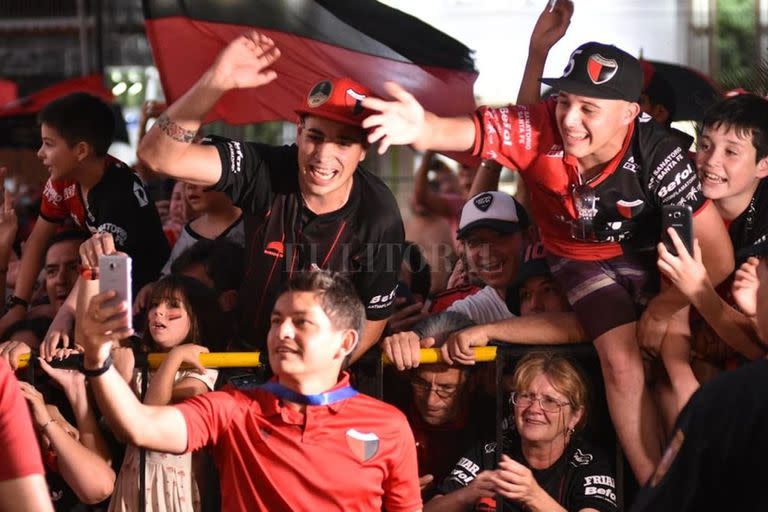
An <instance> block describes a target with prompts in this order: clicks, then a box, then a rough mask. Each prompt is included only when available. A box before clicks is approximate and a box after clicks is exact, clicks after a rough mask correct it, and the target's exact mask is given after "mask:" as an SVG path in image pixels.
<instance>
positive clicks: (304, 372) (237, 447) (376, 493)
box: [78, 271, 421, 512]
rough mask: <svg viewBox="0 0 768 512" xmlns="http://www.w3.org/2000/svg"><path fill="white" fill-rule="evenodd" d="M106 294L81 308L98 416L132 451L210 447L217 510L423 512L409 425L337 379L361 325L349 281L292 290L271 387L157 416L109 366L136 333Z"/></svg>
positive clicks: (299, 281)
mask: <svg viewBox="0 0 768 512" xmlns="http://www.w3.org/2000/svg"><path fill="white" fill-rule="evenodd" d="M112 296H113V294H111V293H109V292H108V293H104V294H99V295H96V296H95V297H94V298H93V299H92V300H91V302H90V305H88V307H87V308H86V305H85V304H82V305H79V306H80V307H79V308H78V310H79V311H82V312H83V313H84V314H82V316H81V318H78V322H79V323H80V326H81V328H82V332H83V336H82V344H83V346H84V347H85V355H84V363H83V368H84V369H83V372H84V373H85V374H86V375H88V376H89V377H90V385H91V387H92V389H93V390H94V392H95V395H96V398H97V400H98V402H99V405H100V407H101V410H102V411H103V413H104V415H105V417H106V418H107V419H108V421H109V424H110V425H111V426H112V427H113V429H115V431H116V432H117V433H118V434H121V435H122V436H123V438H124V439H126V440H127V441H128V442H129V443H131V444H134V445H137V446H141V447H145V448H149V449H151V450H157V451H167V452H171V453H183V452H186V451H193V450H197V449H200V448H203V447H205V446H211V447H212V452H213V456H214V459H215V461H216V465H217V467H218V470H219V474H220V477H221V487H222V489H221V490H222V492H221V495H222V510H227V511H235V510H242V511H256V510H260V511H269V512H279V511H286V512H288V511H296V510H323V511H325V510H343V511H354V510H360V511H363V510H365V511H368V510H381V509H382V507H383V508H385V509H386V510H387V511H388V512H400V511H402V512H412V511H417V510H421V496H420V491H419V479H418V474H417V462H416V446H415V443H414V439H413V434H412V433H411V430H410V428H409V427H408V422H407V420H406V419H405V416H403V414H402V413H401V412H399V411H398V410H397V409H396V408H394V407H393V406H390V405H388V404H385V403H383V402H380V401H378V400H375V399H373V398H371V397H368V396H366V395H362V394H359V393H358V392H357V391H355V390H354V389H353V388H352V387H350V385H349V375H348V374H347V373H346V372H341V368H342V366H343V365H345V364H346V362H347V360H348V359H349V356H350V354H351V353H352V351H353V350H354V349H355V346H356V345H357V343H358V341H359V339H360V332H361V330H362V325H363V321H364V318H365V316H364V315H365V313H364V308H363V305H362V303H361V302H360V299H359V298H358V297H357V295H356V294H355V291H354V288H353V287H352V284H351V283H350V282H349V281H348V280H347V279H346V278H343V277H342V276H339V275H333V274H331V273H329V272H326V271H317V272H305V273H299V274H297V275H296V276H294V278H293V279H292V280H291V281H289V283H288V287H287V289H286V290H285V291H284V292H283V293H282V294H281V295H280V296H279V297H278V299H277V302H276V303H275V306H274V308H273V310H272V315H271V322H270V323H271V328H270V330H269V335H268V337H267V347H268V351H269V362H270V365H271V367H272V370H273V371H274V373H275V377H274V378H273V379H272V380H270V381H269V382H267V383H266V384H264V385H263V386H260V387H255V386H247V385H242V386H241V387H239V388H236V387H232V386H229V387H226V388H224V389H222V390H221V391H216V392H213V393H205V394H203V395H199V396H197V397H194V398H192V399H189V400H186V401H184V402H182V403H181V404H178V405H175V406H164V407H157V406H146V405H143V404H141V403H140V402H139V401H138V399H137V398H136V396H135V395H134V394H133V392H132V391H131V390H130V388H129V387H128V385H127V384H126V382H125V381H124V380H123V379H122V378H121V377H120V375H119V374H118V372H117V371H116V370H115V369H114V368H112V364H111V359H110V357H109V354H110V349H111V346H112V341H113V340H116V339H120V338H122V337H124V336H127V335H130V333H131V332H132V331H131V330H130V329H127V328H126V326H127V325H128V324H127V321H128V318H127V315H126V310H127V307H128V305H127V304H121V305H118V306H114V305H107V304H105V301H107V300H108V299H110V298H111V297H112ZM86 309H87V311H86Z"/></svg>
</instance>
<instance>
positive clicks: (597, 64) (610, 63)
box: [587, 53, 619, 85]
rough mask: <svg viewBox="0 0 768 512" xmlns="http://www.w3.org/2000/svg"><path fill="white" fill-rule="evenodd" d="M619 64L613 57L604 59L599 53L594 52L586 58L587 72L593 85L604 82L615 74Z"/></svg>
mask: <svg viewBox="0 0 768 512" xmlns="http://www.w3.org/2000/svg"><path fill="white" fill-rule="evenodd" d="M618 70H619V64H618V63H617V62H616V61H615V60H613V59H606V58H605V57H603V56H602V55H600V54H599V53H594V54H592V55H590V56H589V59H588V60H587V74H588V75H589V79H590V80H592V83H593V84H595V85H600V84H604V83H605V82H607V81H608V80H610V79H611V78H613V75H615V74H616V71H618Z"/></svg>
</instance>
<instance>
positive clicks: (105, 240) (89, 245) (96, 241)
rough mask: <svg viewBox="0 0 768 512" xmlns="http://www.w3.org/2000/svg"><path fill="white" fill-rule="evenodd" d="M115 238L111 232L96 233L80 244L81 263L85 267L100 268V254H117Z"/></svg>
mask: <svg viewBox="0 0 768 512" xmlns="http://www.w3.org/2000/svg"><path fill="white" fill-rule="evenodd" d="M116 252H117V250H116V249H115V239H114V238H113V237H112V234H111V233H95V234H94V235H93V236H92V237H91V238H89V239H88V240H86V241H85V242H83V243H82V244H80V263H82V265H83V266H84V267H91V268H98V266H99V256H104V255H106V256H108V255H110V254H115V253H116Z"/></svg>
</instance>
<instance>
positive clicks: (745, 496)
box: [631, 359, 768, 512]
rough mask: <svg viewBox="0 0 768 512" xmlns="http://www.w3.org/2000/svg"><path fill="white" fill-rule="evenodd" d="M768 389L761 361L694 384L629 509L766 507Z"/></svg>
mask: <svg viewBox="0 0 768 512" xmlns="http://www.w3.org/2000/svg"><path fill="white" fill-rule="evenodd" d="M766 389H768V361H766V360H765V359H762V360H759V361H755V362H753V363H750V364H748V365H746V366H743V367H741V368H739V369H737V370H732V371H729V372H726V373H723V374H722V375H719V376H717V377H716V378H714V379H712V380H711V381H709V382H707V383H706V384H704V385H703V386H702V387H701V388H699V389H698V391H696V393H694V394H693V396H691V399H690V400H689V401H688V404H687V405H686V406H685V408H684V409H683V410H682V412H681V413H680V416H679V417H678V419H677V423H676V425H675V430H674V434H673V435H672V440H671V441H670V443H669V446H668V447H667V449H666V451H665V453H664V456H663V457H662V460H661V462H660V463H659V466H658V467H657V468H656V471H655V473H654V475H653V476H652V477H651V479H650V480H649V481H648V483H647V484H646V485H645V487H643V489H641V491H640V493H639V494H638V496H637V499H636V500H635V503H634V506H633V507H632V509H631V510H632V511H633V512H644V511H649V512H651V511H653V512H656V511H658V510H670V511H671V510H674V511H675V512H686V511H691V512H693V511H696V512H699V511H709V510H712V511H722V510H734V511H735V510H739V511H742V510H755V511H756V510H768V488H767V487H766V485H765V474H766V472H765V461H766V459H767V458H768V435H766V433H768V399H766Z"/></svg>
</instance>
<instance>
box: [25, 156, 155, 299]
mask: <svg viewBox="0 0 768 512" xmlns="http://www.w3.org/2000/svg"><path fill="white" fill-rule="evenodd" d="M40 216H41V217H43V218H44V219H45V220H47V221H49V222H56V223H62V222H64V221H65V220H66V219H72V220H74V221H75V223H76V224H77V225H78V226H80V227H81V228H83V229H87V230H88V231H90V232H91V233H97V232H106V233H111V234H112V237H113V238H114V240H115V246H116V248H117V250H119V251H123V252H125V253H127V254H128V255H129V256H130V257H131V258H132V259H133V262H132V268H133V293H134V295H135V294H136V293H137V292H138V290H140V289H141V288H142V287H143V286H144V285H145V284H147V283H150V282H152V281H154V280H156V279H157V278H158V277H159V276H160V270H161V269H162V268H163V265H164V264H165V262H166V260H167V259H168V256H170V248H169V247H168V239H167V238H166V237H165V234H164V233H163V226H162V224H161V222H160V215H159V214H158V213H157V208H155V205H154V203H152V202H150V201H149V197H148V196H147V192H146V189H145V188H144V184H143V183H142V181H141V178H139V176H138V175H137V174H136V173H135V172H133V171H132V170H131V169H130V168H129V167H128V166H127V165H125V164H124V163H123V162H120V161H119V160H115V159H114V158H112V157H107V160H106V166H105V169H104V175H103V176H102V178H101V180H100V181H99V182H98V183H97V184H96V185H94V186H93V188H91V190H90V191H88V197H87V201H85V200H84V198H83V196H82V192H81V190H80V185H79V184H78V183H76V182H74V181H72V180H55V181H54V180H48V182H47V183H46V185H45V189H44V191H43V200H42V204H41V207H40Z"/></svg>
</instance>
